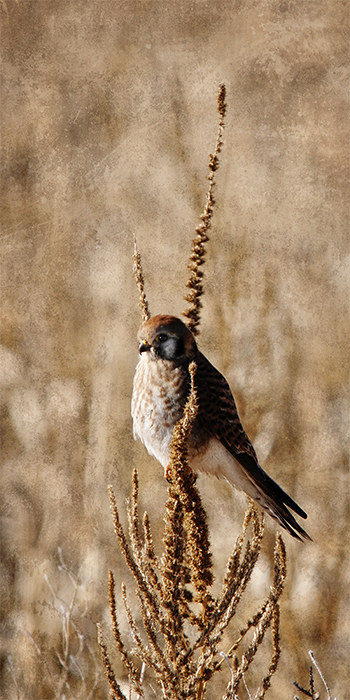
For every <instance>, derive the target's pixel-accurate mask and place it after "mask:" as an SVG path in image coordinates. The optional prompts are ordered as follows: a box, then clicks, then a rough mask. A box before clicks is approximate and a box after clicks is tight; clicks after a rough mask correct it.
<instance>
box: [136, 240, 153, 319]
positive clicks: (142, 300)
mask: <svg viewBox="0 0 350 700" xmlns="http://www.w3.org/2000/svg"><path fill="white" fill-rule="evenodd" d="M133 261H134V265H133V272H134V276H135V280H136V284H137V288H138V290H139V307H140V308H141V311H142V323H143V322H144V321H148V320H149V319H150V318H151V314H150V312H149V308H148V301H147V299H146V294H145V281H144V278H143V272H142V264H141V254H140V253H139V251H138V250H137V243H136V236H135V237H134V255H133Z"/></svg>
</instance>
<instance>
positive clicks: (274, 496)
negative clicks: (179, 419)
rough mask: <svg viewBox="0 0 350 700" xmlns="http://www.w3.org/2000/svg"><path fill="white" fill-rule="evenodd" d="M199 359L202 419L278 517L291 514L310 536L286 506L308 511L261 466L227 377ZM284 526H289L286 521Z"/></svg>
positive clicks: (198, 377) (199, 404) (204, 358)
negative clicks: (271, 505) (270, 504)
mask: <svg viewBox="0 0 350 700" xmlns="http://www.w3.org/2000/svg"><path fill="white" fill-rule="evenodd" d="M196 362H197V372H196V380H195V385H196V391H197V397H198V421H199V422H200V424H201V425H202V427H203V428H205V430H206V431H207V432H208V433H210V434H211V435H213V436H214V437H216V438H218V439H219V440H220V442H221V443H222V444H223V445H224V447H226V449H227V450H228V451H229V452H230V453H231V454H232V455H233V456H234V457H235V459H236V460H237V461H238V462H239V463H240V464H241V465H242V467H243V468H244V469H245V470H246V472H247V475H248V476H249V477H250V479H251V480H252V481H253V482H254V483H255V484H256V486H257V487H258V488H259V490H261V491H262V492H263V493H264V494H265V495H266V496H267V497H268V499H269V501H270V502H271V503H272V504H273V506H274V517H277V518H278V519H279V520H280V522H281V519H282V517H284V518H287V521H288V520H289V517H288V516H290V518H291V519H292V521H293V522H292V523H290V524H292V527H293V528H296V529H297V530H298V532H301V534H302V535H303V536H307V537H308V535H307V533H305V534H304V532H305V531H304V530H303V529H302V528H300V525H298V523H296V521H295V519H294V518H293V516H292V515H291V514H290V513H289V511H288V510H287V509H286V508H285V506H288V507H289V508H291V509H292V510H293V511H294V512H295V513H297V514H298V515H300V516H301V517H302V518H307V514H306V513H305V511H304V510H302V508H300V506H299V505H298V504H297V503H296V502H295V501H294V500H293V499H292V498H291V497H290V496H289V495H288V494H287V493H286V492H285V491H284V490H283V489H282V488H281V487H280V486H279V485H278V484H277V483H276V482H275V481H274V480H273V479H272V478H271V477H270V476H269V475H268V474H267V473H266V472H265V471H264V470H263V469H262V468H261V466H260V464H259V462H258V459H257V456H256V452H255V450H254V447H253V445H252V444H251V442H250V440H249V438H248V436H247V434H246V433H245V431H244V429H243V426H242V424H241V421H240V419H239V415H238V412H237V408H236V404H235V400H234V398H233V396H232V392H231V389H230V387H229V385H228V383H227V381H226V379H225V378H224V377H223V376H222V374H221V373H220V372H219V371H218V370H217V369H215V367H214V366H213V365H212V364H211V363H210V362H209V361H208V360H207V359H206V357H204V355H202V353H200V352H198V357H197V358H196ZM276 511H277V512H276ZM280 511H281V512H280ZM271 515H272V513H271ZM284 526H285V527H286V525H285V524H284ZM296 526H297V527H296ZM287 529H290V528H289V527H287ZM292 534H294V533H292Z"/></svg>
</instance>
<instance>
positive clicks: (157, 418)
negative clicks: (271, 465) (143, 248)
mask: <svg viewBox="0 0 350 700" xmlns="http://www.w3.org/2000/svg"><path fill="white" fill-rule="evenodd" d="M138 340H139V352H140V360H139V362H138V365H137V368H136V372H135V378H134V386H133V396H132V417H133V424H134V437H135V439H136V438H140V440H141V441H142V442H143V443H144V445H145V446H146V448H147V450H148V452H149V453H150V454H151V455H153V456H154V457H156V459H157V460H158V461H159V462H160V463H161V464H162V465H163V467H164V468H165V469H166V467H167V465H168V463H169V458H170V457H169V449H170V442H171V438H172V433H173V429H174V426H175V424H176V423H177V421H178V420H179V419H180V418H181V416H182V414H183V409H184V406H185V403H186V399H187V397H188V394H189V390H190V375H189V370H188V367H189V363H190V362H191V361H192V360H195V362H196V365H197V370H196V374H195V388H196V392H197V402H198V412H197V416H196V419H195V422H194V425H193V428H192V432H191V435H190V438H189V443H188V463H189V466H190V468H191V469H192V470H193V472H195V473H197V472H206V473H209V474H214V475H215V476H217V477H219V478H223V479H225V480H226V481H228V482H229V483H230V484H231V485H232V486H234V487H236V488H238V489H239V490H242V491H244V492H245V493H246V494H247V495H248V496H250V497H251V498H253V499H254V500H255V501H256V502H257V503H258V504H259V505H260V506H261V507H262V508H264V509H265V510H266V511H267V512H268V513H269V514H270V515H271V516H272V517H273V518H275V519H277V520H278V522H279V523H280V525H282V527H284V528H285V529H286V530H288V531H289V532H290V534H291V535H293V537H295V538H297V539H302V538H305V539H311V538H310V537H309V535H308V534H307V532H306V531H305V530H304V529H303V528H302V527H301V525H300V524H299V523H298V522H297V520H296V519H295V517H294V515H293V514H292V513H291V512H290V510H289V509H291V510H292V511H294V512H295V513H296V514H297V515H299V516H300V517H301V518H306V517H307V515H306V513H305V512H304V511H303V510H302V508H300V506H299V505H298V504H297V503H296V502H295V501H294V500H293V499H292V498H291V497H290V496H289V495H288V494H287V493H286V492H285V491H284V490H283V489H282V488H281V487H280V486H279V485H278V484H277V483H276V482H275V481H274V480H273V479H272V478H271V477H270V476H269V475H268V474H267V473H266V472H265V471H264V470H263V469H262V467H261V466H260V465H259V462H258V458H257V455H256V453H255V450H254V447H253V445H252V444H251V442H250V440H249V438H248V436H247V435H246V433H245V432H244V429H243V427H242V425H241V422H240V419H239V416H238V412H237V408H236V404H235V400H234V398H233V396H232V393H231V389H230V387H229V385H228V383H227V381H226V379H225V378H224V377H223V376H222V374H220V372H219V371H218V370H217V369H215V367H214V366H213V365H212V364H211V363H210V362H209V360H207V359H206V357H205V356H204V355H203V354H202V353H201V352H200V351H199V350H198V347H197V344H196V341H195V338H194V336H193V334H192V333H191V332H190V330H189V329H188V328H187V326H186V325H185V324H184V323H183V322H182V321H181V320H180V319H178V318H175V317H174V316H166V315H158V316H154V317H152V318H151V319H149V320H148V321H146V322H145V323H143V324H142V326H141V328H140V330H139V333H138Z"/></svg>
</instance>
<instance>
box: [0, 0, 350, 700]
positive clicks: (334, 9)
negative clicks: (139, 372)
mask: <svg viewBox="0 0 350 700" xmlns="http://www.w3.org/2000/svg"><path fill="white" fill-rule="evenodd" d="M1 43H2V57H3V68H2V108H1V109H2V145H1V161H2V254H1V268H2V269H1V288H2V304H1V346H0V352H1V355H0V357H1V373H0V378H1V418H2V432H1V440H2V446H1V456H2V467H1V507H2V524H1V538H2V544H1V553H2V560H3V563H2V569H1V599H2V605H1V610H2V613H1V614H2V632H3V636H2V642H1V654H2V663H3V667H2V671H3V673H2V686H1V687H2V692H3V697H6V698H11V699H12V698H18V697H21V698H25V699H26V700H32V699H37V698H52V697H54V695H55V693H54V690H56V691H57V687H58V686H57V683H56V681H55V682H54V688H52V686H51V684H50V682H49V678H48V673H47V671H46V670H45V667H44V663H43V661H44V660H45V661H46V662H47V664H48V666H49V668H50V669H51V673H52V675H53V677H54V679H56V678H58V676H59V675H60V673H61V671H62V667H61V665H60V663H59V662H58V660H57V657H56V655H55V649H57V650H60V648H61V645H62V630H61V626H62V619H63V618H62V615H63V613H62V609H61V608H60V604H59V601H58V598H57V596H58V595H59V596H61V597H62V599H63V600H64V601H66V602H67V601H68V602H69V600H70V597H71V595H72V584H71V582H70V580H69V577H68V575H67V573H66V572H64V571H60V570H59V568H58V563H59V557H58V547H60V548H61V550H62V553H63V557H64V560H65V562H66V564H67V566H69V567H71V569H72V571H73V572H74V573H75V574H76V575H77V576H79V582H80V588H79V593H78V598H77V602H76V605H75V608H74V612H75V616H76V620H78V623H79V625H80V629H81V631H82V635H83V639H84V644H87V643H89V644H90V647H91V650H92V652H94V653H95V654H96V655H97V651H96V632H95V622H96V621H97V620H102V621H103V624H104V627H105V628H106V629H107V627H108V610H107V604H106V582H107V569H108V567H112V568H113V570H114V571H115V573H116V578H117V582H118V583H117V585H118V589H119V585H120V582H121V580H122V579H123V580H128V575H127V572H126V571H125V569H124V568H123V564H122V562H121V558H120V554H119V553H118V551H117V547H116V545H115V543H114V541H113V532H112V525H111V520H110V515H109V508H108V501H107V484H108V483H112V484H113V485H114V487H115V489H116V490H117V495H118V503H119V505H120V507H121V509H122V510H123V503H124V499H125V497H126V496H127V495H128V493H129V489H130V477H131V470H132V468H133V467H134V466H135V465H137V466H138V467H139V472H140V489H141V502H142V507H143V508H147V510H148V512H149V515H150V518H151V523H152V525H153V528H154V531H155V539H156V542H157V546H158V548H159V546H160V540H161V530H162V513H163V511H162V509H163V502H164V499H165V497H166V486H165V483H164V478H163V475H162V469H161V467H160V466H159V465H157V463H156V462H155V461H154V460H153V459H151V458H150V457H148V456H147V455H146V453H145V450H144V448H143V447H142V445H140V444H136V443H134V442H133V439H132V424H131V418H130V396H131V386H132V376H133V371H134V367H135V364H136V362H137V357H138V356H137V344H136V340H135V336H136V331H137V327H138V324H139V319H140V315H139V309H138V306H137V302H138V299H137V291H136V287H135V283H134V280H133V277H132V272H131V267H132V260H131V258H132V237H133V234H134V233H136V235H137V238H138V245H139V249H140V251H141V253H142V256H143V265H144V274H145V278H146V291H147V294H148V299H149V302H150V307H151V312H152V313H159V312H166V313H174V314H176V315H179V314H180V313H181V311H183V310H184V307H185V304H184V302H183V300H182V297H183V293H184V288H185V282H186V278H187V272H186V264H187V259H188V255H189V252H190V246H191V238H192V236H193V234H194V229H195V226H196V225H197V224H198V222H199V215H200V213H201V211H202V210H203V207H204V202H205V193H206V189H207V183H206V179H205V178H206V174H207V161H208V153H209V151H210V150H212V149H213V148H214V144H215V138H216V130H217V113H216V95H217V90H218V85H219V83H220V82H225V83H226V87H227V104H228V113H227V118H226V130H225V135H224V148H223V152H222V155H221V166H220V170H219V172H218V175H217V186H216V190H215V196H216V199H217V206H216V210H215V214H214V219H213V228H212V232H211V241H210V243H209V244H208V256H207V265H206V277H205V285H206V294H205V297H204V309H203V316H202V331H201V335H200V338H199V343H200V347H201V349H202V350H203V351H204V352H205V354H206V355H207V356H208V357H209V358H210V359H211V361H212V362H213V363H214V364H215V365H216V366H217V367H218V368H219V369H220V370H221V371H222V372H223V373H224V374H225V375H226V377H227V379H228V380H229V382H230V384H231V387H232V389H233V391H234V393H235V396H236V397H237V402H238V405H239V408H240V414H241V418H242V421H243V424H244V426H245V428H246V430H247V432H248V434H249V435H250V437H251V438H252V439H253V440H254V443H255V445H256V448H257V451H258V454H259V455H260V458H261V462H262V464H263V465H264V466H265V467H266V468H267V469H268V471H269V473H270V474H271V475H272V476H274V477H275V478H276V479H277V480H278V481H279V482H280V483H281V484H282V485H283V486H284V487H285V488H286V489H287V490H288V491H289V493H291V495H293V496H294V497H295V498H296V499H297V500H298V502H299V503H300V504H301V505H302V506H303V507H304V508H305V509H306V511H307V512H308V513H309V519H308V523H307V529H308V531H309V533H310V534H311V536H312V537H313V539H314V542H313V543H312V544H303V545H300V544H298V543H295V542H293V541H292V540H291V538H288V536H287V535H286V536H285V541H286V544H287V554H288V563H289V573H288V580H287V590H286V593H285V594H284V598H283V604H282V626H281V635H282V646H283V655H282V661H281V664H280V667H279V671H278V673H277V676H276V678H275V680H274V684H273V688H272V690H271V693H270V697H271V698H274V699H275V700H277V699H281V698H286V699H287V698H292V697H293V694H294V693H293V688H292V681H293V680H299V681H300V682H304V683H305V684H306V683H307V667H308V665H309V659H308V656H307V651H308V650H309V649H310V648H311V649H313V651H314V652H315V654H316V657H317V659H318V661H319V663H320V665H321V667H322V669H323V672H324V674H325V676H326V678H327V680H328V682H329V684H330V686H331V690H332V693H333V694H334V695H337V697H339V698H343V699H345V697H346V696H347V691H348V685H349V678H348V671H347V667H348V661H349V632H350V629H349V627H350V619H349V617H350V613H349V611H350V602H349V596H348V591H349V561H348V528H349V478H348V461H347V446H348V437H347V428H348V418H349V412H348V403H347V390H348V378H349V375H348V333H349V316H348V283H347V282H348V270H349V266H348V261H349V255H348V253H349V248H348V223H349V218H348V209H347V200H348V192H347V184H348V180H347V174H348V170H347V168H348V155H349V151H348V111H347V110H348V106H347V102H346V98H347V90H346V85H347V83H346V75H347V66H348V3H346V2H342V1H341V0H304V2H302V3H300V2H293V1H292V0H249V1H248V0H230V1H226V0H222V1H220V2H211V3H210V2H206V1H204V0H203V1H202V0H195V1H194V2H191V1H190V0H176V1H175V0H174V1H171V0H163V1H162V2H160V0H158V1H157V0H143V1H142V2H141V1H140V0H114V1H112V0H101V1H97V0H94V1H92V0H84V1H81V0H74V1H73V0H71V1H68V0H60V2H58V1H57V0H55V1H54V0H2V3H1ZM198 484H199V488H200V491H201V493H202V495H203V499H204V503H205V505H206V507H207V509H208V514H209V524H210V528H211V537H212V543H213V551H214V561H215V566H216V571H217V575H218V577H219V576H220V571H222V569H223V567H224V563H225V558H226V557H227V556H228V554H229V553H230V551H231V547H232V544H233V541H234V537H235V535H236V534H237V532H238V531H239V527H240V523H241V519H242V515H243V512H244V508H245V501H244V498H242V497H240V496H239V495H237V494H236V493H232V492H231V490H230V489H229V488H228V487H226V485H225V484H221V483H219V482H216V481H215V480H214V481H213V480H210V479H209V478H206V477H201V478H200V479H199V481H198ZM275 529H276V528H275V524H274V523H273V522H272V521H271V522H269V523H268V524H267V535H266V545H265V549H264V552H263V554H262V558H261V563H260V564H259V568H258V570H257V572H256V575H255V578H254V580H253V581H252V584H251V587H250V593H247V596H248V598H249V601H250V603H251V604H252V605H253V609H255V608H256V606H257V605H258V604H259V603H260V602H261V600H262V598H263V596H264V594H265V592H266V590H267V588H268V585H269V580H270V573H271V572H270V567H271V549H272V547H273V536H274V532H275ZM45 575H46V576H48V577H49V581H50V583H51V585H52V587H53V589H54V591H55V593H56V597H55V596H53V595H52V593H51V592H50V589H49V587H48V585H47V583H46V580H45ZM217 585H219V584H217ZM129 587H130V586H129ZM131 590H132V586H131ZM248 598H247V601H246V602H247V604H248V602H249V601H248ZM84 601H86V602H87V609H85V607H84ZM244 616H245V611H243V613H242V620H243V619H244ZM63 617H64V615H63ZM123 624H124V628H125V634H126V638H128V629H127V624H126V622H125V620H124V622H123ZM237 624H238V623H237ZM238 626H239V625H238ZM26 632H29V633H30V634H31V635H32V636H33V638H34V639H35V641H36V643H37V645H38V647H39V649H40V650H41V652H42V655H43V658H41V657H40V656H39V655H38V653H37V651H36V650H35V648H34V645H33V643H32V641H31V638H30V637H28V635H27V634H26ZM229 641H230V639H229V638H227V639H225V644H227V646H226V647H225V646H223V648H224V649H225V648H228V646H229ZM72 645H73V647H72V649H71V653H72V654H77V648H75V647H74V645H76V646H77V640H76V639H75V638H74V634H72ZM266 653H267V651H266ZM8 655H10V660H11V663H12V668H13V672H12V674H11V672H10V667H9V664H8V661H7V660H6V658H7V656H8ZM80 658H81V660H80V663H81V668H82V669H83V674H84V677H85V679H86V680H85V686H84V685H83V684H82V681H81V677H80V676H79V673H76V676H75V677H74V674H71V675H70V680H69V683H70V688H71V690H72V692H73V691H74V692H73V695H70V694H69V692H70V691H69V690H67V689H65V692H66V693H67V697H73V696H74V697H84V698H85V697H87V696H88V690H89V689H90V690H91V688H92V682H93V677H94V673H95V670H94V668H95V667H94V663H93V657H92V655H91V654H89V653H87V651H86V647H84V653H83V654H82V656H81V657H80ZM266 658H267V657H266ZM262 659H264V657H263V656H262ZM96 663H97V667H96V668H97V684H96V687H95V689H94V690H93V694H92V697H94V698H103V697H106V693H107V691H106V685H105V682H104V679H103V674H102V672H101V670H100V668H99V662H98V659H96ZM264 663H265V664H266V663H267V661H266V659H265V661H264ZM116 666H117V668H118V662H117V661H116ZM259 672H260V671H259V668H258V665H257V667H256V671H255V672H254V671H253V670H252V672H251V674H250V676H249V677H247V682H248V685H249V687H250V689H251V692H255V690H256V687H257V684H258V682H259V677H261V674H260V676H259ZM119 673H120V674H121V669H120V670H119ZM225 673H226V676H225V679H226V682H227V680H228V678H229V671H228V669H227V670H226V672H225ZM16 683H17V686H18V688H17V690H16ZM219 691H220V692H221V687H220V685H217V686H216V693H213V694H212V698H213V700H216V697H221V695H220V694H219ZM242 697H245V696H244V693H243V691H242Z"/></svg>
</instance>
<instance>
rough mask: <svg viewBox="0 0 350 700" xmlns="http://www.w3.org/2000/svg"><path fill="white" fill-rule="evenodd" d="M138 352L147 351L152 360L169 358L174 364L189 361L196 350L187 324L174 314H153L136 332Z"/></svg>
mask: <svg viewBox="0 0 350 700" xmlns="http://www.w3.org/2000/svg"><path fill="white" fill-rule="evenodd" d="M137 337H138V341H139V353H140V355H141V354H142V353H145V352H147V353H149V357H150V358H151V359H153V360H157V359H159V358H160V359H162V360H169V361H170V362H173V363H175V364H176V365H182V364H186V363H188V362H190V361H191V360H192V359H193V357H194V355H195V352H196V350H197V345H196V341H195V339H194V336H193V334H192V333H191V331H190V330H189V329H188V328H187V326H186V325H185V324H184V323H183V322H182V321H180V319H179V318H176V317H175V316H163V315H158V316H153V317H152V318H150V319H149V320H148V321H145V323H143V324H142V326H141V328H140V330H139V332H138V336H137Z"/></svg>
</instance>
